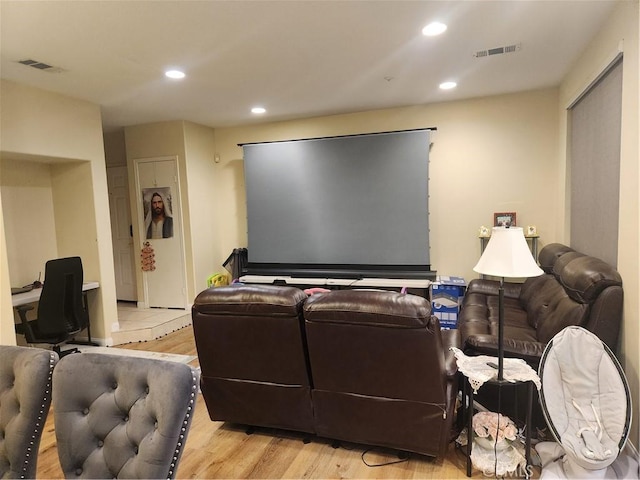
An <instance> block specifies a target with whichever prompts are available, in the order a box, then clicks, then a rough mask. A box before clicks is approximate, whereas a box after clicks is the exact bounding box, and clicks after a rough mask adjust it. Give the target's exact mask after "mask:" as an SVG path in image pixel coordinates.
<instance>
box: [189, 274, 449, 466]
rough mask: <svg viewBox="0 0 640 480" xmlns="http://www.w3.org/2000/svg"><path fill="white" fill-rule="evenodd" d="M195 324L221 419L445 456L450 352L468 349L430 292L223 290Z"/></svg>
mask: <svg viewBox="0 0 640 480" xmlns="http://www.w3.org/2000/svg"><path fill="white" fill-rule="evenodd" d="M303 316H304V322H303ZM193 325H194V334H195V339H196V346H197V350H198V356H199V359H200V366H201V368H202V376H201V378H202V380H201V383H202V392H203V395H204V398H205V401H206V404H207V408H208V410H209V415H210V417H211V418H212V419H213V420H222V421H229V422H236V423H241V424H247V425H256V426H267V427H278V428H283V429H290V430H299V431H303V432H308V433H315V434H317V435H319V436H322V437H326V438H330V439H335V440H344V441H349V442H354V443H362V444H367V445H376V446H383V447H389V448H393V449H398V450H402V451H411V452H417V453H420V454H425V455H430V456H440V455H443V454H444V452H445V451H446V448H447V445H448V443H449V441H450V439H451V432H452V424H453V417H454V406H455V398H456V391H457V369H456V365H455V359H454V357H453V354H452V352H450V351H449V347H450V346H459V345H460V343H459V337H458V333H457V331H455V330H451V331H442V332H441V331H440V327H439V324H438V320H437V318H436V317H434V316H432V315H431V307H430V303H429V301H428V300H426V299H424V298H422V297H417V296H413V295H402V294H400V293H396V292H384V291H359V290H339V291H332V292H330V293H324V294H319V295H313V296H312V297H309V298H308V299H307V296H306V294H304V292H302V291H301V290H298V289H296V288H293V287H280V286H273V285H261V286H259V285H245V286H229V287H218V288H211V289H208V290H205V291H204V292H202V293H201V294H200V295H198V297H197V298H196V301H195V303H194V305H193Z"/></svg>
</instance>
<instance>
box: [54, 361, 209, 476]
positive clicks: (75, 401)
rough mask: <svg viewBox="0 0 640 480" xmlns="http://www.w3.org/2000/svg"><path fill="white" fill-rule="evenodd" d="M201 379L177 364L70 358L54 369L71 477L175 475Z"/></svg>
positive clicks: (60, 432) (62, 451) (60, 437)
mask: <svg viewBox="0 0 640 480" xmlns="http://www.w3.org/2000/svg"><path fill="white" fill-rule="evenodd" d="M198 381H199V374H198V372H197V370H195V369H193V368H191V367H189V366H188V365H184V364H182V363H177V362H170V361H165V360H152V359H146V358H136V357H126V356H116V355H105V354H96V353H94V354H91V353H81V354H75V355H69V356H66V357H64V358H63V359H62V360H61V361H60V362H59V364H58V366H57V367H56V369H55V371H54V373H53V410H54V416H55V433H56V439H57V443H58V456H59V458H60V464H61V466H62V470H63V472H64V475H65V477H66V478H175V475H176V469H177V466H178V461H179V460H180V456H181V454H182V450H183V448H184V444H185V441H186V438H187V433H188V432H189V427H190V426H191V419H192V418H193V409H194V408H195V400H196V394H197V391H198Z"/></svg>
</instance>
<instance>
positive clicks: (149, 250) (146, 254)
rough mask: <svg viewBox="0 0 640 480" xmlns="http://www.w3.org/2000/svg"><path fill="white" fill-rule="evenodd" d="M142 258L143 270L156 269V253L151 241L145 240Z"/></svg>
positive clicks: (150, 270)
mask: <svg viewBox="0 0 640 480" xmlns="http://www.w3.org/2000/svg"><path fill="white" fill-rule="evenodd" d="M140 259H141V260H140V262H141V264H142V271H143V272H152V271H154V270H155V269H156V254H155V252H154V251H153V247H152V246H151V243H149V242H144V247H142V252H141V253H140Z"/></svg>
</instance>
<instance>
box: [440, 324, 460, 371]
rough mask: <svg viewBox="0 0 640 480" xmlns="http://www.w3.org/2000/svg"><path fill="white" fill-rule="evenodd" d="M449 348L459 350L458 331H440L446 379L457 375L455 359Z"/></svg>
mask: <svg viewBox="0 0 640 480" xmlns="http://www.w3.org/2000/svg"><path fill="white" fill-rule="evenodd" d="M451 347H456V348H460V333H459V332H458V330H442V349H443V350H444V368H445V372H446V374H447V377H448V378H452V377H455V376H456V375H457V373H458V364H457V363H456V357H455V356H454V354H453V352H452V351H451Z"/></svg>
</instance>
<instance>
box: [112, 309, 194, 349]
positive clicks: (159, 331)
mask: <svg viewBox="0 0 640 480" xmlns="http://www.w3.org/2000/svg"><path fill="white" fill-rule="evenodd" d="M118 323H119V324H120V328H119V330H118V331H113V332H112V334H111V336H112V339H113V345H122V344H125V343H133V342H146V341H148V340H155V339H157V338H160V337H163V336H165V335H167V334H168V333H171V332H175V331H176V330H179V329H181V328H184V327H186V326H188V325H191V311H190V310H179V309H165V308H138V306H137V305H136V303H135V302H118Z"/></svg>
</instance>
